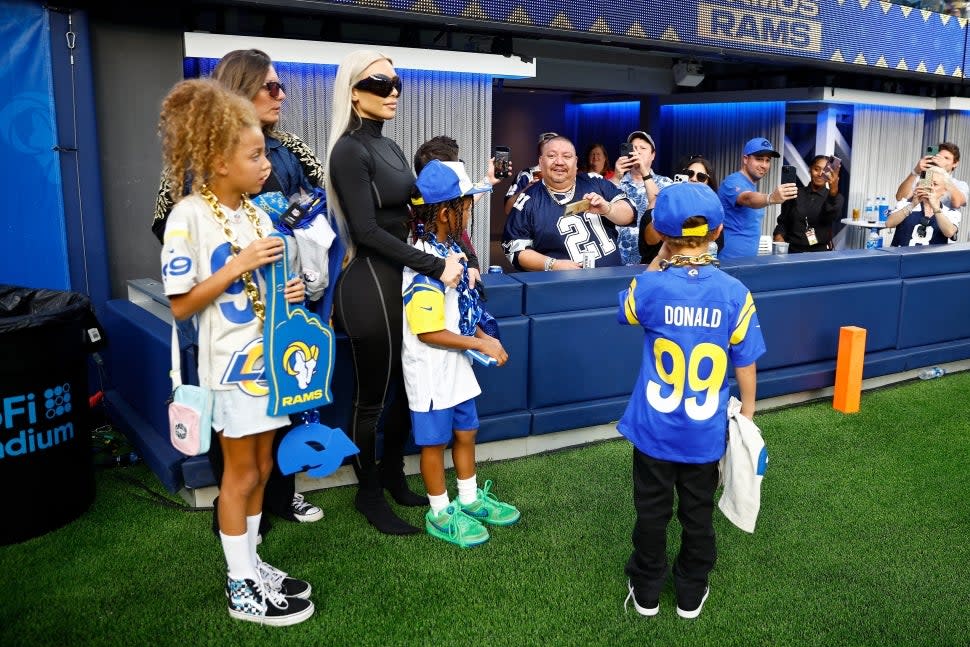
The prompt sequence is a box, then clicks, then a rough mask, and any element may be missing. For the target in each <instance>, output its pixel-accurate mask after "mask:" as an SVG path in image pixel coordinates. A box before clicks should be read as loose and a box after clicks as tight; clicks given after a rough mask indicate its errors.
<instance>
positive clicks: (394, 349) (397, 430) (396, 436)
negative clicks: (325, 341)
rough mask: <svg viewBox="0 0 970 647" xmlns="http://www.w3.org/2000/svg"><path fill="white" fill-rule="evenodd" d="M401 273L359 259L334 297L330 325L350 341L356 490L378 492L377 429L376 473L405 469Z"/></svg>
mask: <svg viewBox="0 0 970 647" xmlns="http://www.w3.org/2000/svg"><path fill="white" fill-rule="evenodd" d="M401 280H402V277H401V269H400V268H398V267H395V266H393V265H391V264H390V263H388V262H387V261H385V260H384V259H383V258H381V257H379V256H368V255H366V254H364V255H360V254H359V255H358V256H357V257H356V258H354V260H353V261H351V262H350V264H349V265H348V266H347V267H346V268H345V269H344V271H343V272H342V273H341V275H340V279H339V281H338V283H337V287H336V294H335V298H334V321H335V323H336V324H337V326H338V327H339V328H340V329H341V330H343V332H344V333H346V335H347V336H348V337H349V338H350V345H351V352H352V354H353V359H354V377H355V380H354V381H355V385H356V386H355V391H354V407H353V413H352V416H351V423H350V438H351V440H353V441H354V444H356V445H357V447H359V448H360V453H358V454H357V455H356V456H354V459H353V465H354V471H355V472H356V473H357V479H358V480H359V481H360V485H361V487H380V476H379V474H378V464H379V463H378V459H377V427H378V423H379V422H380V423H382V428H383V432H384V451H383V459H382V460H381V461H380V467H381V471H382V472H385V473H390V474H393V473H395V472H402V473H403V468H404V443H405V441H406V440H407V437H408V434H409V433H410V429H411V417H410V413H409V412H408V401H407V393H406V392H405V390H404V376H403V373H402V372H401V339H402V336H403V329H402V326H403V324H404V314H403V305H402V299H401Z"/></svg>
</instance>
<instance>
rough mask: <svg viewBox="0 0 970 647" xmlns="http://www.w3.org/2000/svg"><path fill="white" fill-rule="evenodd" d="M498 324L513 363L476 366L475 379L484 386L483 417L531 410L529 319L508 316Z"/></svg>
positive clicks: (478, 403) (480, 405)
mask: <svg viewBox="0 0 970 647" xmlns="http://www.w3.org/2000/svg"><path fill="white" fill-rule="evenodd" d="M498 325H499V330H500V331H501V334H502V346H504V347H505V351H506V352H507V353H508V354H509V361H508V362H506V363H505V365H504V366H482V365H481V364H475V365H474V370H475V377H477V378H478V383H479V384H480V385H481V387H482V394H481V395H480V396H478V399H477V400H476V402H475V405H476V407H477V408H478V415H479V416H490V415H492V414H496V413H505V412H507V411H516V410H523V409H526V408H527V402H526V394H527V393H528V392H529V391H528V388H527V387H528V379H529V378H528V371H529V319H528V318H526V317H521V316H520V317H506V318H504V319H499V320H498Z"/></svg>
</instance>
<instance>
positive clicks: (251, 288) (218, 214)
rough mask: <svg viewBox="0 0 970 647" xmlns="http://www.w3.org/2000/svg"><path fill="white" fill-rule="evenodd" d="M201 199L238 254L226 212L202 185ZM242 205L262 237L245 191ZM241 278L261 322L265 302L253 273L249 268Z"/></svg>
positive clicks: (258, 236) (259, 236)
mask: <svg viewBox="0 0 970 647" xmlns="http://www.w3.org/2000/svg"><path fill="white" fill-rule="evenodd" d="M199 193H200V195H201V196H202V199H203V200H205V201H206V202H208V203H209V207H211V208H212V215H213V217H215V219H216V222H218V223H219V224H220V225H222V232H223V233H224V234H225V235H226V240H227V241H229V247H230V248H231V249H232V254H233V256H239V252H241V251H242V248H240V247H239V243H238V242H237V241H236V232H234V231H233V230H232V228H231V227H230V226H229V220H228V219H226V214H224V213H223V212H222V207H220V206H219V199H218V198H217V197H216V196H215V194H214V193H212V191H210V190H209V187H208V186H206V185H204V184H203V185H202V190H201V191H200V192H199ZM242 205H243V210H244V211H245V212H246V217H247V218H249V222H251V223H252V225H253V229H255V230H256V237H257V238H262V237H263V230H262V228H261V227H260V226H259V216H258V215H257V214H256V207H254V206H253V203H252V202H250V201H249V196H248V195H246V194H245V193H244V194H243V195H242ZM239 278H241V279H242V282H243V287H244V288H245V290H246V297H248V298H249V302H250V303H251V304H253V314H255V315H256V317H257V318H258V319H259V320H260V322H262V321H263V320H264V319H265V318H266V304H264V303H263V302H262V301H261V300H260V298H259V288H258V287H256V282H255V281H253V273H252V272H250V271H249V270H247V271H245V272H243V273H242V275H241V276H240V277H239Z"/></svg>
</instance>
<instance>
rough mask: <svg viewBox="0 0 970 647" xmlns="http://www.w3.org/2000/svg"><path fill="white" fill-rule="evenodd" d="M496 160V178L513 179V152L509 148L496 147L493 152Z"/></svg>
mask: <svg viewBox="0 0 970 647" xmlns="http://www.w3.org/2000/svg"><path fill="white" fill-rule="evenodd" d="M492 157H493V158H494V159H495V177H497V178H506V177H512V151H511V150H510V149H509V147H508V146H496V147H495V150H494V151H493V152H492Z"/></svg>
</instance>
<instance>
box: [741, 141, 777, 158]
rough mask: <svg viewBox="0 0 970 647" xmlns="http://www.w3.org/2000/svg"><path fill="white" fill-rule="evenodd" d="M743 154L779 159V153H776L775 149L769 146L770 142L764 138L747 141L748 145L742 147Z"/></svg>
mask: <svg viewBox="0 0 970 647" xmlns="http://www.w3.org/2000/svg"><path fill="white" fill-rule="evenodd" d="M744 154H745V155H770V156H771V157H781V153H779V152H778V151H776V150H775V147H774V146H772V145H771V142H770V141H768V140H767V139H765V138H764V137H755V138H754V139H749V140H748V143H747V144H745V145H744Z"/></svg>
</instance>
